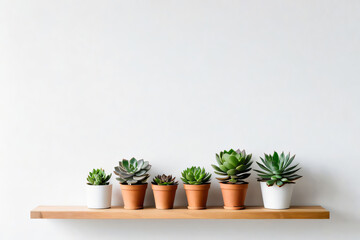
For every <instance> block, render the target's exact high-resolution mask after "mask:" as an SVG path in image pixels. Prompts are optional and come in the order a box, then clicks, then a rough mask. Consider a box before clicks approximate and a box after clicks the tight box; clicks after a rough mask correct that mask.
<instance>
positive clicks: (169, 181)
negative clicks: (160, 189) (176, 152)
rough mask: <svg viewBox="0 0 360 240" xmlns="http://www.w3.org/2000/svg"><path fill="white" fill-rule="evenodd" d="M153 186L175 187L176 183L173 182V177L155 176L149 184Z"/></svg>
mask: <svg viewBox="0 0 360 240" xmlns="http://www.w3.org/2000/svg"><path fill="white" fill-rule="evenodd" d="M151 183H152V184H154V185H177V184H178V182H177V181H175V177H173V176H172V175H165V174H163V175H157V176H155V177H154V178H153V181H152V182H151Z"/></svg>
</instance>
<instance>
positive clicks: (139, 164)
mask: <svg viewBox="0 0 360 240" xmlns="http://www.w3.org/2000/svg"><path fill="white" fill-rule="evenodd" d="M137 163H138V165H137V169H139V170H140V169H142V168H143V166H144V160H143V159H140V160H139V161H138V162H137Z"/></svg>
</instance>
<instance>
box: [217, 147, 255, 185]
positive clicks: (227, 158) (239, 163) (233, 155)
mask: <svg viewBox="0 0 360 240" xmlns="http://www.w3.org/2000/svg"><path fill="white" fill-rule="evenodd" d="M251 157H252V154H248V155H246V152H245V150H243V151H240V149H238V150H236V151H234V150H233V149H230V150H229V151H224V152H220V154H216V161H217V163H218V165H217V166H216V165H214V164H212V165H211V166H212V167H213V168H214V169H215V173H216V174H218V175H221V176H222V177H218V178H216V179H217V180H219V181H220V182H221V183H232V184H246V183H247V182H245V181H244V179H246V178H248V177H249V176H250V173H249V171H250V170H251V168H250V167H251V164H252V163H253V162H252V161H251Z"/></svg>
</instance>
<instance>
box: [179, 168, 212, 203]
mask: <svg viewBox="0 0 360 240" xmlns="http://www.w3.org/2000/svg"><path fill="white" fill-rule="evenodd" d="M181 175H182V177H181V180H182V181H183V182H184V189H185V192H186V198H187V201H188V209H192V210H200V209H205V208H206V201H207V197H208V192H209V188H210V184H211V183H210V179H211V174H210V173H208V172H206V171H205V168H202V169H201V168H200V167H191V168H187V169H185V170H184V171H183V172H182V173H181Z"/></svg>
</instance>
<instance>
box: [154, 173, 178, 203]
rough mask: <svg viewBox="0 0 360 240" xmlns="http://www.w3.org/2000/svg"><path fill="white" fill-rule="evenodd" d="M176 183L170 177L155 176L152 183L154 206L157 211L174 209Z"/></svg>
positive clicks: (173, 178)
mask: <svg viewBox="0 0 360 240" xmlns="http://www.w3.org/2000/svg"><path fill="white" fill-rule="evenodd" d="M177 186H178V182H175V177H172V175H165V174H163V175H157V176H156V177H154V179H153V181H152V189H153V191H154V198H155V206H156V208H157V209H171V208H173V207H174V200H175V193H176V189H177Z"/></svg>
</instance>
